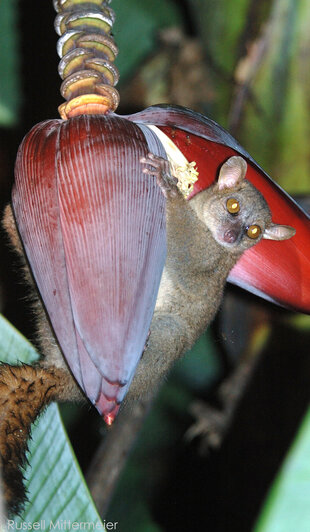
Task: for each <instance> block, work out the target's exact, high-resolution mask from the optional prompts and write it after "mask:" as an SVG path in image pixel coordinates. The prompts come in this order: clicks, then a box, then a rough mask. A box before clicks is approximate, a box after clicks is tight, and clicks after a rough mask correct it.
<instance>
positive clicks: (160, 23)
mask: <svg viewBox="0 0 310 532" xmlns="http://www.w3.org/2000/svg"><path fill="white" fill-rule="evenodd" d="M112 7H113V10H114V11H115V13H116V21H115V25H114V27H113V33H114V36H115V41H116V43H117V46H118V48H119V50H120V53H119V56H118V58H117V61H116V65H117V67H118V68H119V70H120V73H121V82H122V83H123V82H124V81H125V79H126V77H128V76H129V75H130V74H133V72H134V70H135V68H136V67H137V65H138V64H139V63H140V62H141V61H142V60H143V59H144V58H145V57H146V56H147V55H148V54H149V53H150V52H151V51H152V50H153V49H155V48H156V47H157V34H158V32H159V30H161V29H162V28H165V27H167V26H171V25H179V24H181V15H180V10H179V9H178V8H177V4H175V3H172V2H171V1H169V0H148V1H147V2H146V1H145V0H128V1H126V2H124V1H123V0H113V5H112Z"/></svg>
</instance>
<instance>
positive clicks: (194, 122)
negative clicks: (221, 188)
mask: <svg viewBox="0 0 310 532" xmlns="http://www.w3.org/2000/svg"><path fill="white" fill-rule="evenodd" d="M138 124H140V125H138ZM145 124H152V125H156V126H158V127H160V129H162V130H163V131H164V132H165V133H166V135H168V136H169V137H170V138H171V139H172V140H173V141H174V143H175V144H176V145H177V147H178V148H179V149H180V150H181V151H182V152H183V154H184V156H185V157H186V159H187V160H188V161H189V162H192V161H195V162H196V163H197V169H198V171H199V179H198V181H197V182H196V184H195V185H194V191H193V193H192V196H193V195H195V194H197V193H199V192H200V191H201V190H204V189H205V188H206V187H208V186H210V184H211V183H212V182H213V181H214V179H215V178H216V176H217V173H218V169H219V167H220V166H221V165H222V164H223V162H224V161H225V160H226V159H228V158H229V157H230V156H231V155H234V154H236V153H237V154H241V155H242V156H243V157H245V158H246V159H247V161H248V167H249V168H248V173H247V177H248V179H249V180H250V181H251V182H252V183H253V184H254V185H255V186H256V187H257V188H258V189H259V190H260V191H261V192H262V193H263V195H264V196H265V198H266V200H267V202H268V203H269V205H270V207H271V211H272V214H273V220H274V222H278V223H282V224H289V225H291V226H293V227H294V228H296V230H297V233H296V236H295V237H293V238H292V239H290V240H287V241H284V242H272V241H262V242H260V243H259V244H258V245H257V246H256V247H255V248H253V249H251V250H249V251H247V252H246V253H245V254H244V256H243V258H242V259H241V260H240V261H239V263H238V264H237V266H236V267H235V268H234V269H233V271H232V272H231V274H230V278H229V280H230V281H232V282H234V283H236V284H239V285H241V286H243V287H244V288H247V289H248V290H250V291H252V292H254V293H259V294H260V295H262V296H263V297H265V298H267V299H271V300H273V301H276V302H279V303H281V304H283V305H287V306H289V307H293V308H296V309H299V310H303V311H304V312H309V311H310V248H309V244H308V243H309V242H310V223H309V218H308V217H307V216H306V215H305V213H303V211H302V210H301V209H299V208H298V207H297V206H296V204H295V203H294V202H293V201H292V200H291V199H290V198H289V197H288V196H287V195H286V194H285V193H284V192H283V191H282V190H281V189H280V188H279V187H278V186H277V185H276V184H275V183H273V182H272V181H271V179H270V178H269V177H268V176H267V175H266V174H265V173H264V172H263V170H262V169H261V168H259V166H258V165H257V164H256V163H255V161H253V159H252V158H251V157H250V155H249V154H247V153H246V152H245V151H244V150H243V148H242V147H241V146H240V145H239V144H238V143H237V142H236V141H235V140H234V139H233V138H232V137H231V136H230V135H229V134H228V133H227V132H226V131H224V130H223V129H222V128H220V126H218V125H217V124H216V123H214V122H212V121H210V120H208V119H206V118H205V117H203V116H201V115H199V114H197V113H193V112H192V111H189V110H186V109H182V108H175V107H170V106H162V107H161V106H158V107H151V108H149V109H146V110H145V111H143V112H141V113H138V114H135V115H131V116H128V117H123V118H121V117H119V116H117V115H114V114H112V113H111V114H109V115H105V116H100V115H84V116H78V117H75V118H70V119H69V120H67V121H63V120H48V121H46V122H43V123H42V124H38V125H37V126H35V127H34V128H33V129H32V130H31V131H30V133H29V134H28V135H27V136H26V137H25V139H24V141H23V143H22V145H21V147H20V149H19V153H18V157H17V162H16V181H15V186H14V191H13V208H14V212H15V216H16V221H17V224H18V228H19V231H20V235H21V238H22V241H23V244H24V247H25V251H26V254H27V257H28V260H29V263H30V266H31V269H32V272H33V275H34V278H35V280H36V282H37V285H38V289H39V291H40V294H41V296H42V299H43V302H44V304H45V307H46V310H47V313H48V315H49V317H50V320H51V323H52V326H53V329H54V332H55V334H56V337H57V339H58V342H59V344H60V346H61V349H62V351H63V353H64V356H65V358H66V359H67V361H68V364H69V366H70V368H71V370H72V372H73V374H74V376H75V378H76V380H77V381H78V383H79V384H80V386H81V387H82V389H83V390H84V391H85V393H86V395H87V396H88V397H89V399H90V400H91V401H92V402H93V403H94V404H95V405H96V407H97V409H98V410H99V412H100V413H101V414H103V415H104V417H105V419H106V421H107V422H108V423H110V422H112V421H113V419H114V417H115V415H116V413H117V411H118V408H119V404H120V402H121V401H122V399H123V398H124V396H125V394H126V392H127V390H128V388H129V385H130V382H131V380H132V378H133V375H134V373H135V369H136V366H137V364H138V362H139V359H140V357H141V354H142V352H143V349H144V345H145V341H146V338H147V335H148V331H149V327H150V322H151V318H152V313H153V310H154V306H155V302H156V295H157V291H158V286H159V282H160V277H161V273H162V269H163V266H164V261H165V253H166V242H165V212H164V210H165V208H164V207H165V200H164V197H163V195H162V193H161V191H160V189H159V187H158V186H157V185H156V183H155V180H154V178H151V177H149V176H146V175H145V174H144V173H143V172H142V169H143V168H142V165H141V163H140V158H141V157H142V156H144V157H145V156H146V155H147V153H148V152H152V153H155V154H157V155H161V156H164V154H165V152H164V149H163V146H162V145H161V143H160V142H159V140H158V138H157V137H156V135H155V134H154V133H153V132H152V131H150V130H149V128H147V127H146V125H145Z"/></svg>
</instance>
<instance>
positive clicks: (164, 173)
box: [140, 153, 179, 199]
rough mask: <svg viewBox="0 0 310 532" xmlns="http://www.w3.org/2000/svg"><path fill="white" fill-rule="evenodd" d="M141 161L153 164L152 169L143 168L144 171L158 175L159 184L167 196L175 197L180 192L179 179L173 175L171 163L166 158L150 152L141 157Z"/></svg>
mask: <svg viewBox="0 0 310 532" xmlns="http://www.w3.org/2000/svg"><path fill="white" fill-rule="evenodd" d="M140 162H141V163H142V164H148V165H150V166H152V168H151V169H150V168H143V173H144V174H149V175H153V176H155V177H156V180H157V184H158V186H160V188H161V190H162V193H163V195H164V196H165V198H167V199H169V198H174V197H176V196H177V195H178V194H179V189H178V187H177V183H178V180H177V178H176V177H173V176H172V175H171V171H170V164H169V162H168V161H167V160H166V159H163V157H158V156H157V155H154V154H153V153H149V154H148V156H147V157H141V159H140Z"/></svg>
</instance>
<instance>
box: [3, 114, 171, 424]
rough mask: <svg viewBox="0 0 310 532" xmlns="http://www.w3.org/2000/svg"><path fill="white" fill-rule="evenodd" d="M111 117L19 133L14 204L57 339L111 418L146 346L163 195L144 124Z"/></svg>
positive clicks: (161, 242) (161, 253)
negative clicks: (146, 164) (148, 164)
mask: <svg viewBox="0 0 310 532" xmlns="http://www.w3.org/2000/svg"><path fill="white" fill-rule="evenodd" d="M146 135H147V138H146V137H145V136H144V135H143V133H142V131H141V129H140V128H139V126H137V125H135V124H133V123H131V122H129V121H128V120H124V119H122V118H119V117H116V116H111V117H103V116H80V117H77V118H73V119H70V120H68V121H63V120H48V121H46V122H43V123H41V124H38V125H36V126H35V127H34V128H33V129H32V130H31V131H30V133H29V134H28V135H27V136H26V137H25V139H24V140H23V143H22V145H21V147H20V149H19V152H18V156H17V161H16V179H15V186H14V190H13V208H14V212H15V216H16V221H17V224H18V228H19V231H20V235H21V238H22V241H23V244H24V247H25V251H26V254H27V257H28V260H29V263H30V266H31V269H32V272H33V275H34V278H35V280H36V283H37V286H38V289H39V291H40V294H41V296H42V299H43V302H44V304H45V307H46V310H47V312H48V315H49V318H50V320H51V323H52V326H53V329H54V331H55V334H56V337H57V339H58V341H59V344H60V346H61V348H62V351H63V353H64V355H65V357H66V360H67V362H68V364H69V366H70V368H71V370H72V372H73V374H74V376H75V378H76V379H77V381H78V383H79V384H80V386H81V387H82V389H83V390H84V391H85V393H86V395H87V396H88V397H89V399H90V400H91V401H92V402H93V403H94V404H95V405H96V407H97V408H98V410H99V412H100V413H102V414H104V415H105V416H106V420H107V421H112V420H113V418H114V416H115V414H116V412H117V410H118V408H119V406H118V405H119V403H120V402H121V401H122V399H123V397H124V395H125V394H126V392H127V389H128V387H129V384H130V382H131V379H132V377H133V375H134V372H135V368H136V365H137V363H138V361H139V359H140V357H141V354H142V352H143V349H144V344H145V340H146V337H147V334H148V330H149V326H150V322H151V318H152V313H153V309H154V305H155V300H156V295H157V290H158V286H159V281H160V278H161V273H162V269H163V266H164V261H165V251H166V243H165V212H164V205H165V200H164V197H163V195H162V193H161V191H160V189H159V187H157V185H156V182H155V180H154V178H152V177H150V176H146V175H145V174H143V173H142V169H143V168H142V165H141V163H140V158H141V157H142V156H146V155H147V153H148V152H149V151H153V152H154V151H155V152H157V153H158V154H159V155H163V151H162V149H161V146H160V144H159V142H158V141H157V138H156V137H155V136H154V135H153V134H152V133H150V132H148V130H147V131H146Z"/></svg>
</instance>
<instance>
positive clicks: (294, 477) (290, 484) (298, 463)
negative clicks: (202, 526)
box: [253, 408, 310, 532]
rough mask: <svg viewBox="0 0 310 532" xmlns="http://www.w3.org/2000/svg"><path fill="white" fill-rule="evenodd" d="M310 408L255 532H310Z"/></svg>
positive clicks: (274, 484)
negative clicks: (291, 531) (293, 531)
mask: <svg viewBox="0 0 310 532" xmlns="http://www.w3.org/2000/svg"><path fill="white" fill-rule="evenodd" d="M309 456H310V408H309V410H308V412H307V414H306V416H305V418H304V420H303V423H302V425H301V428H300V430H299V432H298V434H297V437H296V439H295V441H294V443H293V445H292V447H291V449H290V451H289V453H288V456H287V458H286V460H285V462H284V465H283V466H282V468H281V471H280V473H279V474H278V476H277V478H276V480H275V482H274V483H273V486H272V488H271V490H270V493H269V495H268V497H267V501H266V503H265V505H264V507H263V510H262V512H261V515H260V517H259V519H258V522H257V524H256V527H255V528H254V530H253V532H288V531H290V530H296V531H298V532H309V523H310V505H309V500H310V460H309Z"/></svg>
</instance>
